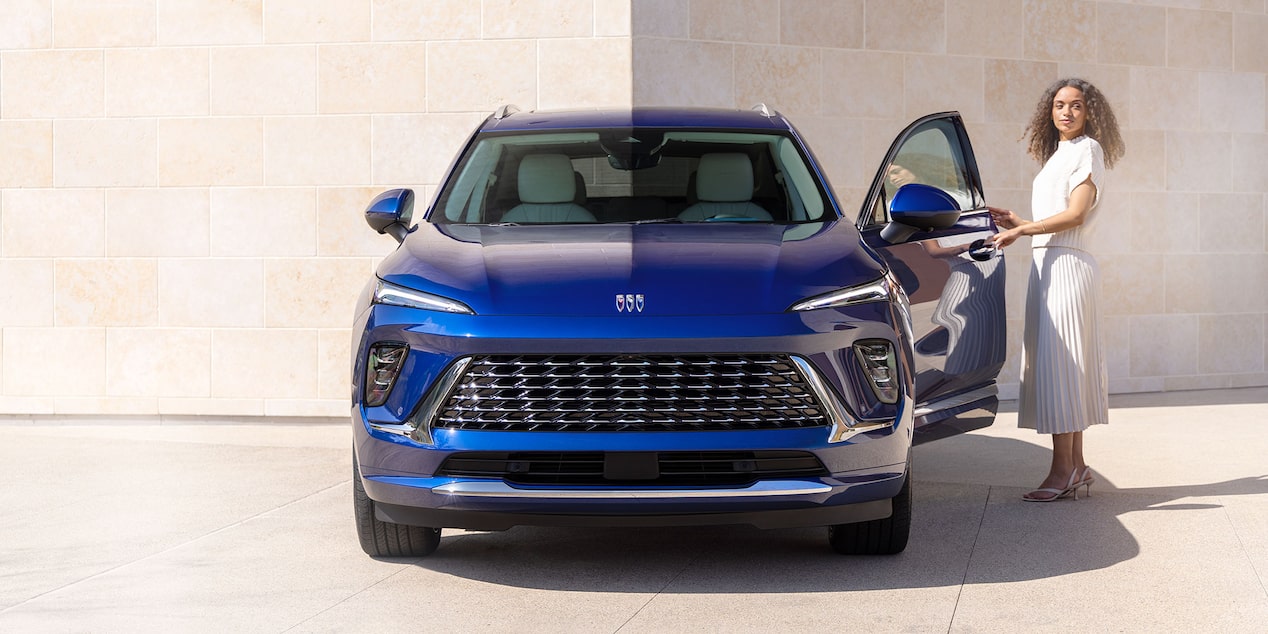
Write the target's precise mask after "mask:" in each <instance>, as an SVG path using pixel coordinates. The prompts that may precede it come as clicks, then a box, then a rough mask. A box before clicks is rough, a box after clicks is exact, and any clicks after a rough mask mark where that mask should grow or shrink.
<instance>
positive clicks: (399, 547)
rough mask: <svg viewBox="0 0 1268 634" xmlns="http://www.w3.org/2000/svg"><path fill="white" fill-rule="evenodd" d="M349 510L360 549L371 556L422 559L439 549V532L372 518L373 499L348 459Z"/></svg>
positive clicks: (354, 456)
mask: <svg viewBox="0 0 1268 634" xmlns="http://www.w3.org/2000/svg"><path fill="white" fill-rule="evenodd" d="M352 511H353V515H354V517H355V518H356V521H357V539H359V540H360V541H361V550H364V551H365V554H367V555H369V556H371V557H426V556H427V555H430V554H432V553H433V552H435V550H436V548H437V547H438V546H440V529H439V528H426V527H423V526H406V525H404V524H393V523H391V522H383V521H380V520H379V519H378V518H376V517H375V516H374V500H371V499H370V496H368V495H366V493H365V486H364V485H363V484H362V483H361V469H360V468H359V467H358V466H357V457H356V455H353V456H352Z"/></svg>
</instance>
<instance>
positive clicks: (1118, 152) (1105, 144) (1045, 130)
mask: <svg viewBox="0 0 1268 634" xmlns="http://www.w3.org/2000/svg"><path fill="white" fill-rule="evenodd" d="M1067 86H1069V87H1072V88H1078V89H1079V90H1081V91H1083V103H1084V105H1085V106H1086V108H1087V122H1086V123H1085V124H1084V127H1083V133H1084V134H1086V135H1087V136H1090V137H1092V138H1093V139H1096V142H1097V143H1100V144H1101V149H1103V150H1105V165H1106V166H1107V167H1114V163H1115V162H1117V161H1118V159H1120V158H1122V157H1123V154H1124V153H1126V151H1127V146H1126V145H1124V144H1123V137H1122V135H1120V134H1119V132H1118V119H1117V118H1115V117H1114V109H1113V108H1111V107H1110V105H1109V101H1108V100H1107V99H1106V98H1105V95H1104V94H1102V93H1101V91H1100V90H1098V89H1097V88H1096V86H1093V85H1092V84H1091V83H1089V82H1087V81H1085V80H1082V79H1078V78H1075V77H1069V78H1066V79H1059V80H1057V81H1056V83H1054V84H1052V85H1051V86H1048V89H1047V90H1045V91H1044V92H1043V96H1042V97H1040V98H1039V103H1038V104H1037V105H1036V106H1035V114H1034V115H1032V116H1031V117H1030V123H1029V124H1027V125H1026V131H1025V132H1024V133H1023V138H1025V137H1030V141H1029V142H1028V146H1027V148H1026V151H1027V153H1028V154H1030V155H1031V156H1032V157H1034V158H1035V160H1037V161H1039V162H1040V163H1044V162H1046V161H1047V160H1048V159H1049V158H1050V157H1051V156H1052V155H1053V153H1055V152H1056V151H1057V143H1058V142H1059V141H1060V140H1061V136H1060V134H1059V133H1058V132H1057V127H1056V126H1054V125H1053V124H1052V100H1053V98H1055V97H1056V95H1057V91H1058V90H1061V89H1062V88H1065V87H1067Z"/></svg>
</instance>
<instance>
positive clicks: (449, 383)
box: [369, 357, 472, 445]
mask: <svg viewBox="0 0 1268 634" xmlns="http://www.w3.org/2000/svg"><path fill="white" fill-rule="evenodd" d="M471 360H472V358H471V357H466V358H463V359H459V360H457V361H455V362H454V364H453V365H451V366H449V369H448V370H446V371H445V373H444V374H442V375H441V376H440V379H439V380H437V381H436V383H435V384H433V385H432V386H431V390H430V391H429V392H428V393H427V398H425V399H423V402H422V404H421V405H419V406H418V410H417V411H415V412H414V415H413V416H410V418H409V420H407V421H405V422H404V423H376V422H374V421H370V422H369V425H370V428H371V429H373V430H375V431H382V432H387V433H389V434H397V435H399V436H407V437H408V438H409V439H410V440H413V441H414V442H418V443H422V444H425V445H430V444H434V443H433V442H432V437H431V423H432V421H434V420H436V413H437V412H438V411H440V408H441V407H442V406H443V405H444V404H445V401H447V400H449V395H450V394H451V393H453V390H454V387H455V386H456V385H457V384H458V381H460V380H462V377H463V376H465V375H466V374H467V368H468V367H470V366H471Z"/></svg>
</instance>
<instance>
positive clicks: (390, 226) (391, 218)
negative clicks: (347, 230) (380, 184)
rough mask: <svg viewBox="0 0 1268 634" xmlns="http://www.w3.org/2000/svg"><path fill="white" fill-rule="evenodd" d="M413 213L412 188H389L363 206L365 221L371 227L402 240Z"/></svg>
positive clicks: (407, 232)
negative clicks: (368, 204) (366, 205)
mask: <svg viewBox="0 0 1268 634" xmlns="http://www.w3.org/2000/svg"><path fill="white" fill-rule="evenodd" d="M413 215H414V190H412V189H390V190H388V191H385V192H383V193H382V194H379V195H378V196H376V197H375V198H374V200H372V201H370V206H368V207H366V208H365V222H366V224H368V225H370V228H371V229H374V230H375V231H377V232H379V233H386V234H388V235H391V236H392V237H393V238H396V241H397V242H404V241H405V236H407V235H409V223H410V218H411V216H413Z"/></svg>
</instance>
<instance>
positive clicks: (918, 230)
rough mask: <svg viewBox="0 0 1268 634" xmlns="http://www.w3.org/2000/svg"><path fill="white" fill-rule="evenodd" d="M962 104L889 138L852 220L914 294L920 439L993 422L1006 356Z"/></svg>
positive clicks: (988, 228) (997, 258)
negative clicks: (957, 109)
mask: <svg viewBox="0 0 1268 634" xmlns="http://www.w3.org/2000/svg"><path fill="white" fill-rule="evenodd" d="M981 183H982V181H981V177H980V175H979V173H978V169H977V161H976V160H975V159H974V157H973V148H972V146H971V145H970V144H969V137H968V134H967V133H966V132H965V130H964V122H963V121H962V120H961V118H960V115H959V113H956V112H944V113H940V114H933V115H929V116H926V117H922V118H920V119H918V120H917V121H915V122H914V123H912V124H911V125H910V126H908V127H907V129H905V130H903V132H902V134H899V135H898V138H897V139H895V140H894V143H893V145H891V146H890V148H889V152H888V153H887V154H886V155H885V160H884V162H882V163H881V167H880V169H879V170H878V171H877V174H876V177H875V178H874V179H873V180H872V186H871V189H870V190H869V191H868V195H867V199H866V200H865V202H864V205H863V209H862V212H861V213H860V214H859V220H858V227H859V231H860V233H862V235H863V239H864V241H866V242H867V244H868V245H869V246H871V247H872V248H873V249H875V250H876V251H877V252H878V253H880V254H881V256H882V257H883V258H885V260H886V262H887V263H888V264H889V267H890V270H891V271H892V272H893V274H894V276H895V277H896V278H897V279H898V280H899V282H900V283H901V284H902V286H903V289H904V290H905V291H906V293H907V296H908V298H909V300H910V303H911V321H912V324H911V325H912V335H913V343H914V345H913V347H914V349H915V350H914V352H915V357H914V362H915V367H914V371H915V377H914V384H915V401H916V411H915V415H916V433H915V440H916V442H923V441H928V440H932V439H935V438H942V437H945V436H950V435H954V434H958V433H962V432H965V431H969V430H972V429H978V428H981V427H986V426H988V425H990V424H991V423H993V422H994V420H995V412H996V409H997V406H998V403H999V401H998V398H997V390H996V386H995V378H996V376H998V375H999V371H1000V368H1001V367H1003V364H1004V359H1005V357H1006V356H1007V350H1006V342H1007V336H1006V335H1007V332H1006V330H1005V309H1004V259H1003V256H1002V255H1001V254H1000V253H999V252H998V251H996V250H995V249H993V248H991V247H990V246H988V245H985V244H984V240H985V239H986V238H987V237H989V236H990V235H992V234H993V233H995V232H996V229H995V226H994V223H993V222H992V221H991V217H990V213H989V212H988V211H987V210H986V202H985V199H984V197H983V195H982V184H981Z"/></svg>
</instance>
